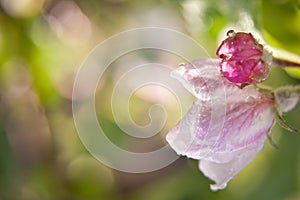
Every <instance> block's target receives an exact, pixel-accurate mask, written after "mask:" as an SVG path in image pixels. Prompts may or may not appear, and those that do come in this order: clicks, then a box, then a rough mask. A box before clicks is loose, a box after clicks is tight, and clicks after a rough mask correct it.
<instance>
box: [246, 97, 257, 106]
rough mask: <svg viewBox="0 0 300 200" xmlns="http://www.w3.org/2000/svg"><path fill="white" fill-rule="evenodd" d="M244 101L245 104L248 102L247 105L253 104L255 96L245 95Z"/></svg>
mask: <svg viewBox="0 0 300 200" xmlns="http://www.w3.org/2000/svg"><path fill="white" fill-rule="evenodd" d="M246 102H247V104H249V105H253V104H254V102H255V98H254V97H253V96H247V97H246Z"/></svg>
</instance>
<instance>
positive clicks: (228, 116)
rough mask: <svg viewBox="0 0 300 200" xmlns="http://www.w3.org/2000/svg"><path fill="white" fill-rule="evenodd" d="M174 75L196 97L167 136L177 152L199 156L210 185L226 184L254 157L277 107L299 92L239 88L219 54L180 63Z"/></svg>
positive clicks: (284, 106)
mask: <svg viewBox="0 0 300 200" xmlns="http://www.w3.org/2000/svg"><path fill="white" fill-rule="evenodd" d="M172 76H173V77H175V78H177V79H178V80H179V81H181V82H182V84H183V85H184V86H185V88H186V89H188V90H189V91H190V92H191V93H192V94H193V95H194V96H195V97H196V98H197V100H196V101H195V102H194V103H193V105H192V107H191V109H190V110H189V111H188V112H187V113H186V115H185V116H184V117H183V119H182V120H181V121H180V122H179V123H178V124H177V125H176V126H175V127H174V128H172V129H171V130H170V132H169V133H168V134H167V136H166V140H167V141H168V143H169V144H170V146H171V147H172V148H173V149H174V150H175V151H176V153H177V154H180V155H185V156H187V157H189V158H193V159H197V160H199V169H200V170H201V171H202V172H203V174H204V175H205V176H207V177H208V178H210V179H212V180H213V181H214V182H215V184H214V185H211V189H212V190H219V189H224V188H225V187H226V185H227V183H228V182H229V181H230V180H231V179H232V178H234V177H235V176H236V175H237V173H239V171H241V170H242V169H243V168H244V167H245V166H246V165H247V164H248V163H249V162H250V161H252V160H253V159H254V157H255V156H256V155H257V153H258V152H259V151H260V150H261V149H262V148H263V146H264V143H265V141H266V139H267V138H268V133H269V131H270V130H271V128H272V127H273V125H274V123H275V117H276V113H277V108H279V109H281V111H284V112H286V111H289V110H290V109H292V108H293V107H294V106H295V105H296V103H297V102H298V101H299V97H300V95H299V93H300V92H299V91H300V90H299V91H298V90H295V89H294V90H289V91H290V92H284V91H285V89H283V90H280V89H279V90H277V92H276V91H275V94H274V93H273V92H270V91H269V90H264V92H261V89H259V88H258V87H257V86H255V85H248V86H247V87H244V88H243V89H241V88H240V87H238V86H237V85H236V84H234V83H232V82H230V81H228V80H227V79H225V78H224V77H223V76H222V74H221V73H220V71H219V66H218V60H217V59H199V60H196V61H193V62H191V63H188V64H185V65H181V66H180V67H179V68H177V69H175V70H174V71H173V72H172ZM266 91H267V92H266ZM297 95H298V96H297ZM296 96H297V97H296ZM286 97H290V98H286ZM286 99H288V100H286ZM288 101H289V102H291V101H292V102H293V105H291V104H290V103H289V102H288ZM277 102H278V103H277ZM280 113H281V112H280Z"/></svg>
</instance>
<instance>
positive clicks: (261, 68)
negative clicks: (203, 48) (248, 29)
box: [217, 30, 269, 84]
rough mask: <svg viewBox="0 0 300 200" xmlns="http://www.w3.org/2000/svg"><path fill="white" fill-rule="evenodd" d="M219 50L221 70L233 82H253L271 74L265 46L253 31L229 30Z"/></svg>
mask: <svg viewBox="0 0 300 200" xmlns="http://www.w3.org/2000/svg"><path fill="white" fill-rule="evenodd" d="M227 35H228V38H227V39H225V40H224V41H223V42H222V44H221V45H220V47H219V48H218V50H217V56H218V57H219V62H220V67H221V72H222V74H223V76H224V77H225V78H227V79H228V80H229V81H231V82H233V83H240V84H251V83H259V82H262V81H264V80H265V79H266V78H267V77H268V75H269V68H268V64H267V63H266V62H265V61H264V60H263V57H264V48H263V46H262V45H261V44H259V43H258V42H257V41H256V40H255V39H254V37H253V36H252V34H251V33H243V32H238V33H235V32H234V31H233V30H230V31H228V33H227Z"/></svg>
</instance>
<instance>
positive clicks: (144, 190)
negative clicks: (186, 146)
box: [0, 0, 300, 200]
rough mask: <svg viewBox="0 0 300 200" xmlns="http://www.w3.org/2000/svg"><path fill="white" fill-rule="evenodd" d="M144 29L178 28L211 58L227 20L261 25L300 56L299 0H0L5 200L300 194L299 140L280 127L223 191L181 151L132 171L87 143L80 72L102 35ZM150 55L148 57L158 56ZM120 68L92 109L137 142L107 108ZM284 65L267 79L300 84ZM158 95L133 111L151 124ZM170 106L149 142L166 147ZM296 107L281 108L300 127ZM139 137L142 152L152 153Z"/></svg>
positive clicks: (173, 115) (136, 100)
mask: <svg viewBox="0 0 300 200" xmlns="http://www.w3.org/2000/svg"><path fill="white" fill-rule="evenodd" d="M145 26H155V27H164V28H171V29H174V30H177V31H180V32H183V33H185V34H187V35H189V36H191V37H192V38H194V39H195V40H196V41H197V42H199V44H201V45H202V46H203V47H204V48H205V49H206V50H207V51H208V53H209V54H210V56H211V57H215V50H216V48H217V46H218V43H219V42H220V40H221V38H224V36H225V33H226V32H227V30H228V29H232V28H236V29H240V30H245V31H252V30H256V31H257V32H258V33H260V34H261V35H262V36H263V38H264V39H265V40H266V41H267V42H268V43H269V44H270V45H272V46H274V47H276V48H279V49H283V50H286V51H289V52H292V53H294V54H298V55H300V2H299V0H295V1H293V0H256V1H249V0H240V1H238V0H224V1H221V0H177V1H175V0H174V1H172V0H151V1H150V0H148V1H140V0H74V1H72V0H0V119H1V121H0V200H36V199H43V200H54V199H66V200H69V199H70V200H71V199H72V200H99V199H101V200H102V199H132V200H135V199H137V200H139V199H149V200H150V199H151V200H156V199H157V200H166V199H174V200H189V199H216V200H219V199H220V200H221V199H228V200H229V199H230V200H234V199H249V200H250V199H257V200H258V199H262V200H266V199H272V200H276V199H278V200H279V199H280V200H281V199H285V200H294V199H300V137H299V134H295V133H288V132H287V131H285V130H283V129H282V128H280V127H278V126H276V127H275V128H274V129H273V137H274V140H275V142H276V143H277V144H278V145H279V146H280V150H276V149H274V148H272V147H271V145H270V144H269V143H268V142H267V143H266V145H265V148H264V149H263V151H262V152H261V153H260V154H259V155H258V156H257V158H255V160H254V161H253V162H252V163H251V164H250V165H248V166H247V167H246V168H245V169H244V170H242V172H241V173H240V174H239V175H238V176H237V177H236V178H235V179H234V180H232V181H231V182H230V183H229V185H228V188H227V189H226V190H224V191H219V192H211V191H210V190H209V184H210V183H211V181H209V180H208V179H207V178H205V177H204V176H203V175H202V174H201V172H200V171H199V170H198V167H197V162H196V161H194V160H190V159H187V158H185V157H184V158H180V159H179V160H177V161H176V162H174V163H173V164H172V165H170V166H168V167H166V168H164V169H161V170H158V171H155V172H151V173H145V174H129V173H123V172H118V171H115V170H113V169H110V168H108V167H106V166H104V165H103V164H101V163H100V162H98V161H97V160H96V159H94V158H93V157H92V156H91V155H90V154H89V153H88V152H87V151H86V149H85V148H84V146H83V144H82V143H81V141H80V140H79V137H78V135H77V132H76V129H75V125H74V122H73V118H72V85H73V81H74V78H75V75H76V71H77V70H78V68H79V67H80V64H81V63H82V62H83V60H84V58H85V57H86V56H87V55H88V52H89V51H90V50H91V49H92V48H93V47H95V46H96V45H97V44H98V43H99V42H101V41H104V40H105V39H107V38H109V37H110V36H112V35H113V34H116V33H119V32H121V31H125V30H127V29H130V28H137V27H145ZM151 55H152V54H151V52H149V55H148V56H146V58H147V59H148V61H152V62H153V61H157V62H159V61H158V60H157V59H156V57H157V55H156V56H151ZM158 57H159V56H158ZM147 59H146V60H147ZM174 67H176V66H174ZM115 71H116V70H108V71H107V72H106V74H105V79H104V81H103V83H102V85H101V87H99V90H98V92H97V94H98V95H99V98H98V99H99V101H97V109H98V112H99V113H97V114H98V117H99V121H101V123H102V125H103V127H105V129H106V130H108V131H107V132H109V133H110V135H109V137H110V138H111V140H113V141H114V142H115V143H117V144H119V145H120V146H121V145H124V144H131V145H132V146H133V147H135V145H134V144H133V143H135V142H138V140H137V141H135V140H134V141H130V139H131V138H129V137H124V133H123V132H122V131H121V130H120V129H119V127H118V126H117V124H116V123H115V121H114V118H113V116H112V112H111V108H110V97H111V93H112V85H113V83H114V81H115V80H114V76H115V73H116V72H115ZM289 73H290V74H289V75H288V74H287V73H286V71H284V70H283V69H282V68H272V71H271V76H270V77H269V78H268V80H267V81H266V82H265V83H264V84H265V85H268V86H269V87H272V88H276V87H279V86H281V85H287V84H294V85H295V84H299V83H300V82H299V80H298V79H297V77H300V76H299V74H300V73H299V70H295V69H292V70H290V71H289ZM149 96H150V97H149ZM160 101H161V99H159V98H158V99H154V100H153V98H151V94H149V95H140V94H134V95H133V97H132V101H131V102H130V104H129V108H130V112H131V114H132V118H133V119H134V120H135V121H136V123H138V124H141V125H143V124H147V123H148V122H149V119H148V118H147V115H148V113H147V112H148V109H149V106H150V105H152V104H153V103H161V102H160ZM167 102H170V101H167ZM171 102H172V101H171ZM191 102H192V98H191V100H190V101H188V102H186V105H184V106H186V107H187V108H188V107H189V106H190V105H191ZM166 106H167V108H168V109H167V111H168V113H167V115H168V119H167V123H166V126H165V127H164V129H163V130H162V131H161V133H160V134H159V135H160V137H158V139H157V138H155V140H153V141H152V140H151V141H150V144H149V145H150V147H147V148H150V149H151V148H154V147H157V146H159V145H162V144H165V141H164V135H165V134H166V133H167V131H168V130H169V129H170V128H171V127H172V126H173V125H175V124H176V122H177V121H178V120H179V119H180V114H178V113H177V112H176V111H178V105H174V102H173V103H169V104H168V105H166ZM185 111H186V109H185ZM299 112H300V106H297V107H296V108H295V109H294V110H293V111H291V112H289V113H288V114H286V115H285V116H284V117H285V118H286V119H287V121H288V122H289V124H291V125H292V126H294V127H295V128H297V129H298V130H300V123H299ZM136 146H139V145H136ZM141 146H142V147H137V149H136V150H137V151H143V150H144V151H145V150H147V149H143V145H141ZM154 149H155V148H154ZM133 150H134V148H133Z"/></svg>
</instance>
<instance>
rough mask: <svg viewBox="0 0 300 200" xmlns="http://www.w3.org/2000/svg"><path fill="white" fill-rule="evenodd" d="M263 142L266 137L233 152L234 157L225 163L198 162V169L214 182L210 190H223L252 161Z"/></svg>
mask: <svg viewBox="0 0 300 200" xmlns="http://www.w3.org/2000/svg"><path fill="white" fill-rule="evenodd" d="M265 140H266V135H264V136H263V137H261V138H260V139H259V140H258V141H257V142H256V143H254V144H252V145H249V146H247V147H246V148H244V149H242V150H239V151H237V152H235V154H236V155H235V157H234V158H233V159H232V160H231V161H229V162H227V163H216V162H212V161H208V160H200V161H199V169H200V170H201V171H202V172H203V174H204V175H205V176H206V177H208V178H210V179H211V180H214V181H215V184H213V185H211V190H213V191H216V190H221V189H224V188H225V187H226V186H227V183H228V182H229V181H230V180H231V179H233V178H234V177H235V176H236V175H237V174H238V173H239V172H240V171H241V170H242V169H243V168H244V167H245V166H246V165H247V164H248V163H249V162H251V161H252V160H253V159H254V157H255V156H256V155H257V153H258V152H259V151H260V150H261V149H262V148H263V145H264V142H265Z"/></svg>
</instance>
